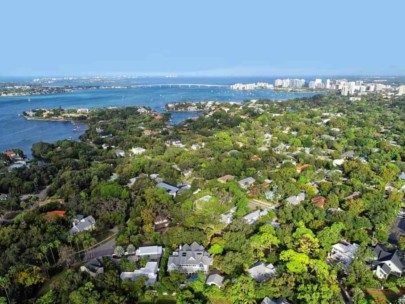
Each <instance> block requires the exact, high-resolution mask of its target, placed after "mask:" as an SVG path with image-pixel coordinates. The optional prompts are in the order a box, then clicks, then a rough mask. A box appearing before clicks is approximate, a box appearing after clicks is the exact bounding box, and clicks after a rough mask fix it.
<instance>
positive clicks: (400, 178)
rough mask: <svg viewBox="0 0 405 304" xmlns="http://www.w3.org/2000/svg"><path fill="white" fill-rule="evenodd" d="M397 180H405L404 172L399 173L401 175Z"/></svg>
mask: <svg viewBox="0 0 405 304" xmlns="http://www.w3.org/2000/svg"><path fill="white" fill-rule="evenodd" d="M399 180H401V181H403V180H405V172H402V173H401V175H400V176H399Z"/></svg>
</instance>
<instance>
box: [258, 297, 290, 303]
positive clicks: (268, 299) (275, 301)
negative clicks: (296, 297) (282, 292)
mask: <svg viewBox="0 0 405 304" xmlns="http://www.w3.org/2000/svg"><path fill="white" fill-rule="evenodd" d="M261 304H290V303H289V302H287V301H286V300H284V299H283V298H279V299H277V300H271V299H270V298H268V297H265V298H264V299H263V301H262V302H261Z"/></svg>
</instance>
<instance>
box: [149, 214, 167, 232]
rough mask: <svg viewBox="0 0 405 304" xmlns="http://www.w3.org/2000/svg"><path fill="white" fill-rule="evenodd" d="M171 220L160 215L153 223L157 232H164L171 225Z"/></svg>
mask: <svg viewBox="0 0 405 304" xmlns="http://www.w3.org/2000/svg"><path fill="white" fill-rule="evenodd" d="M170 222H171V221H170V218H168V217H166V216H162V215H158V216H157V217H156V218H155V220H154V221H153V225H154V228H155V231H156V232H164V231H166V228H167V227H169V225H170Z"/></svg>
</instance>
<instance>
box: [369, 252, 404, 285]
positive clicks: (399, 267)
mask: <svg viewBox="0 0 405 304" xmlns="http://www.w3.org/2000/svg"><path fill="white" fill-rule="evenodd" d="M373 253H374V255H375V260H374V261H372V262H371V266H372V269H373V273H374V274H375V275H376V276H377V277H378V278H379V279H387V278H388V277H389V276H390V275H394V276H397V277H400V276H401V275H402V274H403V273H404V270H405V260H404V258H403V255H402V254H401V253H400V252H399V251H398V250H397V249H393V250H387V249H386V248H384V247H383V246H381V245H377V246H375V248H374V249H373Z"/></svg>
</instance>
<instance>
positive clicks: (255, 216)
mask: <svg viewBox="0 0 405 304" xmlns="http://www.w3.org/2000/svg"><path fill="white" fill-rule="evenodd" d="M267 213H269V210H268V209H263V210H260V209H257V210H256V211H253V212H251V213H248V214H246V215H245V216H244V217H243V218H244V220H245V221H246V222H247V223H248V225H251V224H253V223H255V222H257V221H258V220H259V219H260V218H261V217H262V216H265V215H266V214H267Z"/></svg>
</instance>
